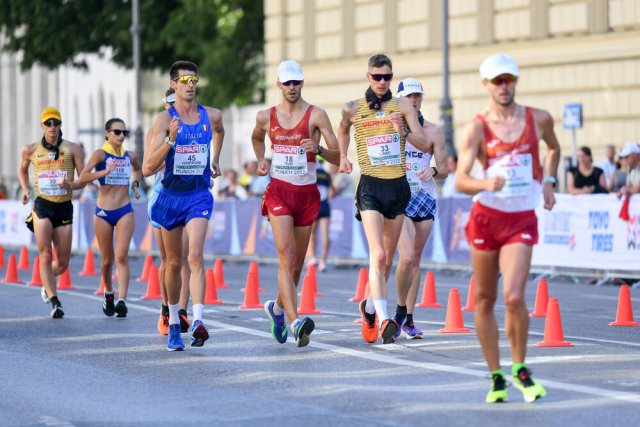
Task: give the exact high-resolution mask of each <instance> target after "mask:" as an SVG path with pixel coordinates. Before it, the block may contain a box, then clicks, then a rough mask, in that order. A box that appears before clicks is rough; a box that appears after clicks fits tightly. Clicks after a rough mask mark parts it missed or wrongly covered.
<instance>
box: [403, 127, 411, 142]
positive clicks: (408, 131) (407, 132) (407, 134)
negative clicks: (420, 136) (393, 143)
mask: <svg viewBox="0 0 640 427" xmlns="http://www.w3.org/2000/svg"><path fill="white" fill-rule="evenodd" d="M405 130H406V132H405V134H404V136H403V138H404V139H407V137H408V136H409V134H410V133H411V129H409V128H405Z"/></svg>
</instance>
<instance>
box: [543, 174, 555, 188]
mask: <svg viewBox="0 0 640 427" xmlns="http://www.w3.org/2000/svg"><path fill="white" fill-rule="evenodd" d="M547 182H548V183H550V184H551V186H552V187H553V188H556V185H558V180H557V179H556V177H555V176H551V175H549V176H545V177H544V178H543V180H542V183H543V184H546V183H547Z"/></svg>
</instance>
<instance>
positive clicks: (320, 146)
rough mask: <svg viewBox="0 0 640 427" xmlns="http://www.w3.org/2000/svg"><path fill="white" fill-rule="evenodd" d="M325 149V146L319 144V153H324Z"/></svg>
mask: <svg viewBox="0 0 640 427" xmlns="http://www.w3.org/2000/svg"><path fill="white" fill-rule="evenodd" d="M323 151H324V147H323V146H322V145H320V144H318V154H322V152H323Z"/></svg>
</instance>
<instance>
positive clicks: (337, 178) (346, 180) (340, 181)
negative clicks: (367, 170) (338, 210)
mask: <svg viewBox="0 0 640 427" xmlns="http://www.w3.org/2000/svg"><path fill="white" fill-rule="evenodd" d="M325 165H327V172H329V175H331V183H332V188H333V194H332V196H331V197H332V198H333V197H336V196H348V197H353V195H354V194H355V192H356V186H355V184H354V183H353V179H351V177H350V176H349V175H348V174H346V173H342V172H340V171H339V170H338V166H337V165H334V164H333V163H325Z"/></svg>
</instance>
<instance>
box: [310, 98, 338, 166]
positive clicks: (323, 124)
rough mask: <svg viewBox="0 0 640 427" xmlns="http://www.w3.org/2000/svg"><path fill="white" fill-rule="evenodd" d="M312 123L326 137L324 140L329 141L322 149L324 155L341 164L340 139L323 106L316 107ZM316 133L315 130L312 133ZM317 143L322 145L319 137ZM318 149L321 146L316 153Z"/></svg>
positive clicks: (326, 158)
mask: <svg viewBox="0 0 640 427" xmlns="http://www.w3.org/2000/svg"><path fill="white" fill-rule="evenodd" d="M311 123H312V128H314V127H315V128H316V129H318V131H319V132H320V135H322V137H323V138H324V142H326V143H327V148H326V149H324V151H322V157H323V158H324V159H325V160H327V161H328V162H329V163H333V164H334V165H337V166H340V149H339V148H338V139H337V138H336V134H335V133H333V127H332V126H331V121H330V120H329V116H328V115H327V112H326V111H325V110H323V109H322V108H319V107H315V108H314V109H313V111H312V112H311ZM314 133H315V132H312V135H313V134H314ZM317 143H318V145H320V139H319V138H318V140H317ZM318 151H319V148H318V150H316V153H317V152H318Z"/></svg>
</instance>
